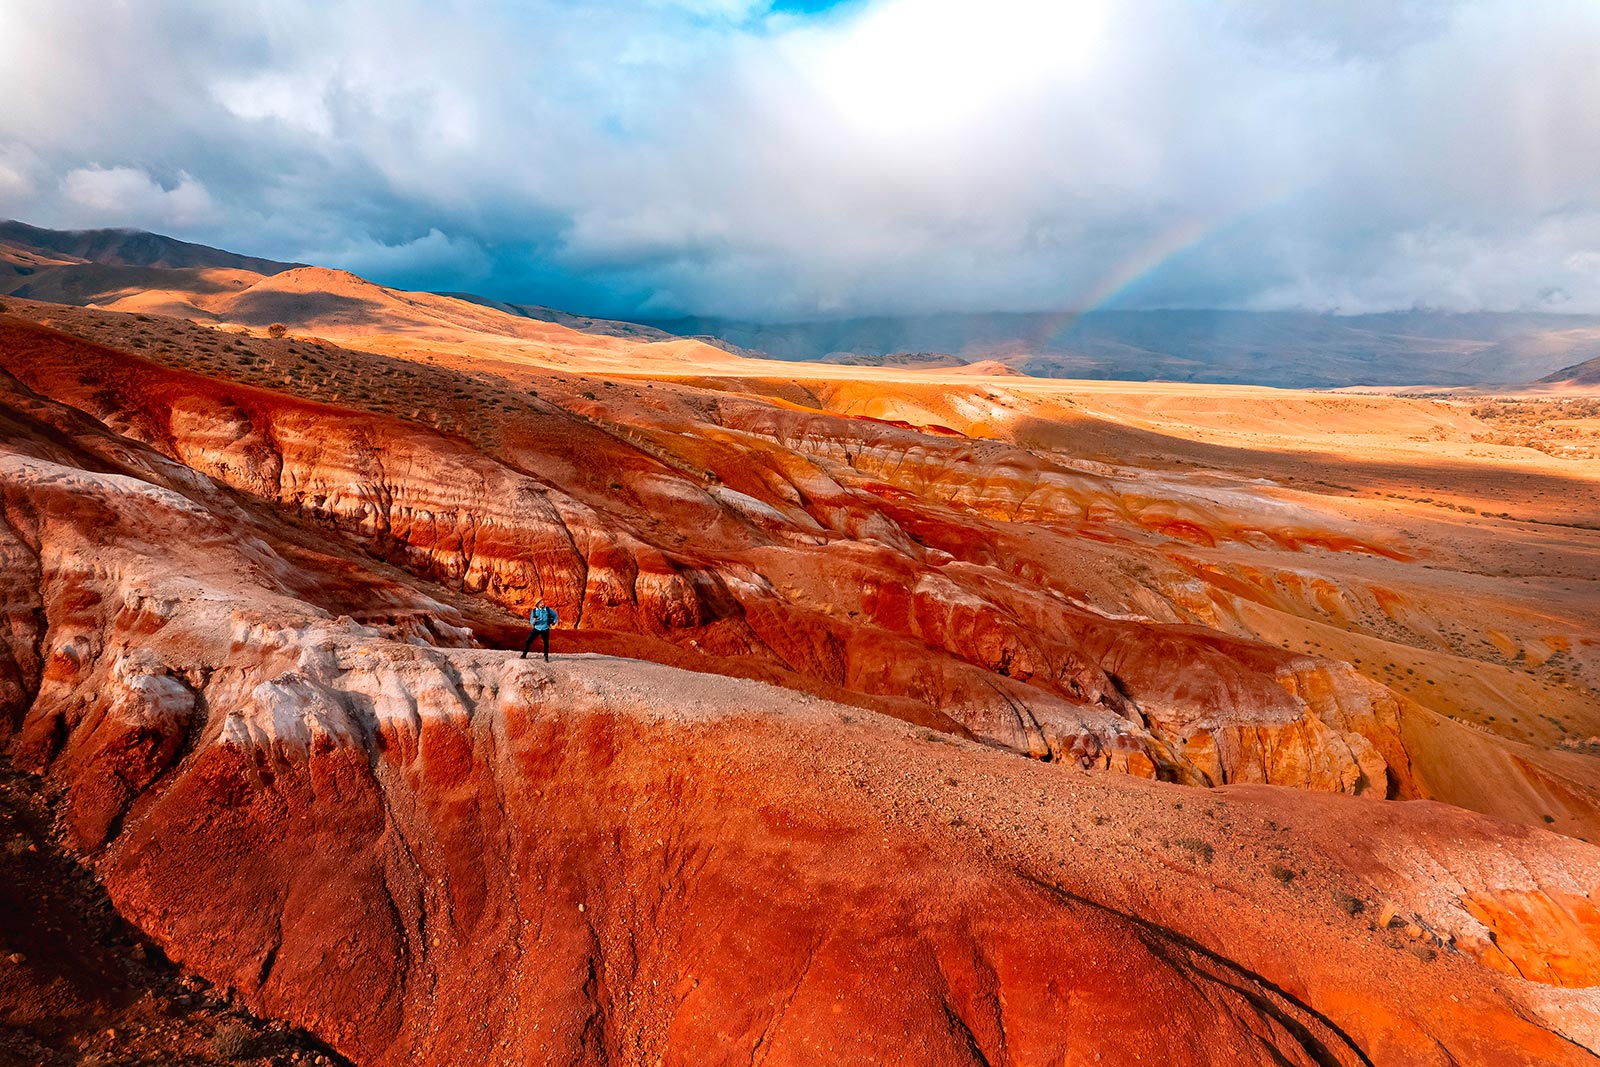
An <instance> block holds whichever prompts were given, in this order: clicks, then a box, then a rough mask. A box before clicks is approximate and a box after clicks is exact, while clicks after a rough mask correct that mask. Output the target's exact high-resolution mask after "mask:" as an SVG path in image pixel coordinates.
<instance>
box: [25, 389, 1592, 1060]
mask: <svg viewBox="0 0 1600 1067" xmlns="http://www.w3.org/2000/svg"><path fill="white" fill-rule="evenodd" d="M24 403H26V404H27V405H28V406H31V408H32V411H31V412H28V413H21V412H18V411H16V409H15V408H13V414H12V416H11V417H13V418H16V419H17V420H19V421H18V422H17V423H13V425H18V424H21V422H22V421H23V420H24V419H25V418H26V419H31V420H32V421H31V422H30V423H28V424H29V425H30V426H31V427H32V429H33V432H32V433H31V434H30V435H29V443H28V444H27V445H26V447H19V443H18V441H17V440H15V439H12V440H10V441H9V442H8V444H7V446H6V454H5V464H4V466H3V467H0V472H3V474H0V485H3V487H4V494H5V495H4V515H5V529H6V530H7V532H8V540H7V542H6V544H7V551H8V552H9V553H11V555H10V556H8V560H9V561H10V562H12V563H16V564H18V567H16V568H12V567H8V568H7V570H6V575H7V585H6V590H5V596H6V599H5V603H6V605H7V613H8V616H7V617H8V620H9V625H10V626H11V627H12V631H11V632H13V633H24V634H26V635H29V636H28V639H27V641H26V643H25V644H23V645H21V646H20V647H14V649H13V651H14V659H15V661H16V662H18V663H21V664H23V667H22V668H21V669H20V670H19V671H18V672H17V673H16V679H17V681H16V684H17V685H18V686H19V688H20V690H21V692H22V694H23V699H21V700H19V701H16V702H12V703H8V705H7V715H6V721H7V722H8V723H9V725H10V728H11V730H12V731H13V733H12V735H11V738H10V741H9V744H8V750H9V752H10V753H11V755H12V757H13V759H14V760H16V761H17V762H18V763H19V764H21V765H23V766H25V767H27V768H29V769H32V770H34V771H37V772H39V773H41V774H43V775H45V776H46V778H47V779H48V780H49V781H50V782H51V783H53V785H54V787H57V788H59V789H61V790H62V791H63V800H62V807H63V812H64V824H65V829H66V831H67V833H68V835H69V840H70V841H71V842H72V843H73V844H74V845H75V846H76V847H77V848H78V849H80V850H81V851H82V852H83V853H84V854H85V855H87V856H89V857H91V859H92V861H93V863H94V865H95V867H96V869H97V871H98V873H99V875H100V877H101V878H102V880H103V881H104V883H105V885H106V886H107V888H108V890H109V891H110V894H111V897H112V899H113V901H114V902H115V904H116V906H117V907H118V909H119V911H120V912H121V913H122V914H123V915H125V916H126V917H128V918H129V919H130V920H131V921H133V922H134V923H135V924H136V925H138V926H139V927H140V928H141V929H143V930H145V931H147V932H148V933H149V934H150V935H152V936H153V937H155V938H156V939H157V941H158V942H159V943H160V944H161V946H162V947H163V949H164V950H165V951H166V952H167V953H168V954H169V955H171V956H172V958H174V959H175V960H177V961H179V962H181V963H182V964H184V965H186V966H188V967H191V968H193V969H194V970H196V971H198V972H199V973H200V974H201V975H203V976H205V977H206V978H207V979H209V980H211V981H213V982H216V983H218V984H219V985H221V986H223V987H224V988H227V989H232V990H234V991H235V992H236V993H237V994H238V995H239V996H240V997H242V998H243V999H244V1000H245V1001H246V1002H247V1003H248V1004H250V1005H251V1006H252V1007H253V1008H255V1009H257V1010H259V1011H262V1012H265V1013H268V1014H271V1015H274V1016H277V1017H280V1018H284V1019H287V1020H289V1021H291V1022H293V1023H296V1024H298V1025H302V1026H305V1027H306V1028H308V1029H310V1030H311V1031H313V1032H314V1033H316V1034H317V1035H318V1036H320V1037H322V1038H323V1039H325V1040H327V1041H328V1042H330V1043H331V1044H333V1045H334V1046H335V1047H336V1048H337V1049H338V1050H339V1051H341V1052H342V1053H344V1054H346V1055H348V1056H350V1057H351V1058H352V1059H354V1060H356V1061H358V1062H361V1063H372V1064H402V1063H416V1062H461V1061H463V1060H480V1061H483V1062H491V1063H511V1062H527V1061H529V1060H534V1061H537V1062H553V1063H595V1064H598V1063H639V1064H644V1063H660V1062H666V1063H684V1064H689V1063H695V1064H700V1063H724V1062H728V1063H732V1062H740V1063H743V1062H748V1061H749V1060H751V1059H752V1058H755V1059H760V1060H762V1061H763V1062H768V1061H770V1062H775V1063H786V1062H792V1063H815V1062H827V1063H836V1064H849V1063H894V1062H899V1063H908V1064H910V1063H916V1064H982V1063H995V1062H1013V1063H1019V1064H1032V1063H1038V1064H1048V1063H1059V1062H1063V1061H1071V1062H1076V1061H1089V1062H1102V1063H1109V1064H1119V1063H1122V1064H1132V1063H1139V1062H1166V1063H1183V1064H1218V1065H1221V1064H1251V1063H1260V1064H1273V1065H1278V1067H1281V1065H1282V1064H1285V1063H1289V1064H1305V1065H1308V1067H1309V1065H1327V1064H1349V1065H1356V1064H1363V1063H1377V1064H1407V1065H1410V1064H1447V1063H1450V1064H1474V1063H1482V1064H1497V1065H1498V1064H1517V1063H1526V1064H1535V1063H1538V1064H1556V1063H1580V1062H1589V1061H1590V1059H1591V1057H1590V1055H1589V1054H1588V1053H1587V1052H1585V1051H1583V1049H1582V1048H1581V1047H1580V1045H1579V1044H1574V1043H1573V1042H1574V1041H1578V1042H1592V1041H1593V1037H1592V1036H1590V1032H1589V1031H1586V1029H1585V1027H1586V1026H1588V1025H1589V1023H1588V1021H1587V1020H1589V1019H1591V1018H1592V1017H1593V1016H1592V1015H1591V1014H1589V1012H1588V1008H1587V1004H1588V1000H1587V999H1586V998H1587V997H1588V994H1587V993H1582V992H1575V993H1566V992H1564V991H1563V990H1562V989H1561V987H1560V984H1559V983H1572V984H1588V983H1590V982H1592V981H1594V980H1595V978H1596V973H1595V972H1594V970H1593V968H1592V966H1590V965H1589V964H1587V963H1585V962H1584V961H1589V960H1594V959H1596V958H1600V949H1597V945H1596V942H1595V940H1594V934H1595V930H1594V929H1593V927H1592V925H1590V924H1587V923H1586V922H1585V920H1584V914H1585V913H1583V912H1582V911H1581V909H1576V908H1574V907H1573V906H1572V905H1571V904H1570V901H1571V899H1572V891H1573V887H1576V886H1587V885H1593V884H1594V881H1595V877H1596V875H1597V874H1600V853H1597V851H1596V850H1595V849H1593V848H1590V847H1589V846H1586V845H1583V844H1580V843H1578V842H1573V841H1570V840H1567V839H1563V838H1559V837H1556V836H1555V835H1551V834H1546V833H1542V832H1539V831H1531V830H1530V831H1517V830H1511V829H1510V828H1508V827H1505V826H1503V825H1498V824H1493V823H1490V822H1488V821H1487V820H1484V819H1482V818H1481V817H1478V816H1473V815H1469V814H1466V813H1462V812H1456V811H1452V810H1449V809H1443V808H1438V807H1435V806H1418V805H1391V804H1385V803H1382V802H1378V801H1359V800H1349V801H1337V800H1334V799H1333V798H1322V799H1316V798H1314V797H1311V796H1308V795H1306V794H1294V795H1293V799H1286V797H1287V796H1288V795H1287V794H1285V793H1284V792H1283V791H1280V790H1264V789H1258V790H1257V791H1256V792H1250V791H1245V792H1242V793H1240V792H1232V791H1228V790H1223V791H1219V792H1215V793H1198V792H1196V791H1194V790H1189V789H1184V788H1182V787H1179V786H1176V785H1167V784H1162V783H1155V782H1141V781H1139V780H1137V779H1135V778H1132V777H1128V776H1125V775H1104V774H1096V773H1092V772H1088V773H1086V772H1085V771H1083V770H1081V769H1079V768H1075V767H1074V768H1068V767H1061V766H1055V765H1049V764H1042V763H1038V762H1032V761H1027V760H1022V759H1018V758H1017V757H1016V756H1015V755H1012V754H1008V753H1005V752H1003V751H999V750H996V749H994V748H992V747H988V746H983V745H977V744H974V743H971V742H968V741H962V740H958V739H952V738H947V737H945V736H944V735H941V734H938V733H936V732H933V731H928V730H919V729H917V728H913V727H910V726H907V725H903V724H899V723H896V722H894V721H893V720H889V719H884V718H881V717H879V716H877V715H873V714H871V713H864V712H862V711H860V710H858V709H855V708H850V707H846V706H841V705H838V704H835V703H831V702H828V701H824V700H819V699H817V698H814V697H810V696H807V695H805V694H801V693H795V692H792V691H787V690H784V689H780V688H775V687H772V686H768V685H763V684H760V683H755V682H748V681H740V680H735V679H729V678H724V677H719V676H716V675H708V674H691V673H688V672H684V671H681V670H675V669H673V668H669V667H664V666H660V665H656V664H650V663H646V662H642V661H638V660H630V659H625V658H614V657H593V656H579V657H566V658H563V659H562V660H560V661H558V662H557V663H556V664H554V665H551V666H546V665H545V664H544V663H543V662H542V661H524V660H519V659H517V658H515V656H514V655H512V654H511V653H506V652H499V651H493V650H483V649H469V648H451V647H444V646H446V645H448V644H449V641H448V639H447V636H446V635H447V634H448V633H449V632H450V631H448V630H435V629H433V628H432V627H434V626H439V627H442V626H444V625H445V621H446V620H448V619H449V618H450V617H451V609H449V608H447V607H445V606H444V605H442V604H439V603H438V602H436V601H432V600H429V599H428V598H427V597H425V596H424V595H422V594H419V593H417V592H416V591H415V590H409V589H406V588H404V587H403V586H396V585H388V586H383V587H382V588H383V589H384V590H385V593H384V595H386V596H387V597H388V599H389V601H390V603H389V607H390V613H389V614H390V616H391V617H390V618H388V619H387V620H386V621H384V622H383V623H381V624H378V625H364V624H361V623H358V622H356V621H354V620H352V619H351V618H349V617H348V616H347V615H342V614H336V613H335V611H331V610H329V607H328V606H323V605H319V604H317V603H315V602H314V600H313V598H314V597H316V596H318V595H320V596H322V597H325V598H328V601H327V603H329V604H331V606H332V607H333V608H335V609H337V608H338V607H340V606H342V605H340V604H338V603H335V602H336V601H337V600H338V599H339V598H340V597H341V596H343V595H347V593H344V592H341V589H345V588H347V587H345V586H344V585H342V584H341V581H340V579H339V577H338V574H339V569H340V567H341V566H343V565H347V564H346V561H341V560H340V559H338V558H337V557H317V556H314V555H309V554H305V553H303V552H302V551H301V550H299V549H297V548H296V546H294V545H293V544H291V543H288V542H286V541H285V540H284V539H283V538H284V534H283V531H282V530H280V529H278V528H275V527H274V526H273V525H272V523H271V521H270V518H269V517H264V516H259V515H257V514H256V513H255V512H253V511H252V510H251V507H250V506H248V505H243V506H242V505H240V504H238V503H237V502H232V498H230V497H229V496H228V494H227V493H226V492H225V491H223V490H222V489H220V488H219V487H218V486H217V485H216V484H214V483H212V482H211V481H210V479H208V478H206V477H203V476H202V477H195V476H193V475H188V476H183V474H182V471H181V469H179V468H177V467H175V466H174V465H172V464H171V463H170V461H167V460H164V459H163V458H162V457H160V456H158V455H155V454H154V453H152V452H150V451H149V450H147V449H144V448H142V447H140V446H137V445H134V444H132V443H131V442H126V441H122V442H119V441H117V440H116V439H114V438H110V437H108V436H106V435H104V434H102V433H99V432H98V431H96V430H95V429H94V428H93V427H92V425H91V424H89V423H88V422H87V420H82V419H80V418H79V417H77V416H75V415H73V414H72V413H70V412H65V411H63V410H61V409H59V408H57V407H54V406H53V405H47V404H45V403H44V402H41V401H36V400H27V398H22V399H19V400H17V401H15V404H16V406H17V407H18V408H20V407H22V406H23V405H24ZM113 459H114V462H115V464H116V465H117V466H118V467H119V468H120V469H118V470H110V469H106V468H108V467H110V466H111V465H112V462H113ZM97 468H98V469H97ZM163 483H167V484H163ZM214 508H215V509H222V510H221V511H218V510H213V509H214ZM18 575H24V576H26V580H24V579H21V578H18ZM364 592H370V590H364ZM408 607H409V609H410V612H409V613H408V612H407V610H406V609H407V608H408ZM430 618H431V619H432V620H433V621H432V622H430V623H428V628H424V623H423V620H426V619H430ZM27 620H32V623H31V624H32V625H33V626H34V629H33V630H31V631H30V630H26V629H21V628H19V627H22V626H23V625H24V623H25V622H26V621H27ZM30 657H31V658H30ZM35 661H37V663H38V664H39V666H36V667H29V666H28V664H30V663H34V662H35ZM1297 684H1306V683H1304V682H1300V683H1297ZM1285 691H1286V692H1287V690H1285ZM1308 695H1310V696H1311V699H1313V700H1320V699H1322V698H1321V697H1318V696H1316V695H1315V694H1308ZM1330 714H1331V713H1330ZM1423 856H1426V857H1432V858H1431V859H1428V860H1419V859H1418V858H1417V857H1423ZM1397 858H1398V859H1397ZM1435 866H1437V867H1440V868H1441V870H1442V871H1443V872H1444V873H1443V875H1441V870H1435V869H1432V868H1433V867H1435ZM1278 872H1283V873H1281V874H1280V873H1278ZM1219 886H1225V887H1226V892H1219V891H1218V887H1219ZM1532 900H1538V901H1540V902H1556V904H1555V905H1554V906H1553V907H1552V906H1551V905H1549V904H1543V903H1542V904H1541V905H1540V907H1534V906H1532V905H1530V904H1529V903H1528V902H1529V901H1532ZM1349 902H1356V903H1355V904H1351V903H1349ZM1562 902H1566V903H1562ZM1541 908H1542V910H1541ZM1382 913H1388V914H1382ZM1513 913H1514V914H1515V915H1516V916H1517V921H1518V922H1519V923H1522V924H1524V928H1525V929H1526V930H1527V931H1528V933H1526V934H1519V935H1516V936H1508V935H1507V933H1506V931H1507V930H1508V929H1509V926H1510V923H1509V921H1508V918H1507V917H1508V916H1510V915H1512V914H1513ZM1374 917H1381V918H1382V923H1381V924H1379V923H1378V922H1375V921H1373V919H1374ZM1391 919H1392V920H1393V922H1391ZM1407 924H1410V925H1415V926H1417V928H1418V929H1419V930H1420V929H1425V931H1426V933H1425V936H1421V937H1418V938H1411V937H1408V935H1407V934H1406V932H1405V927H1406V925H1407ZM1391 927H1392V928H1391ZM1534 931H1538V932H1537V933H1535V932H1534ZM1497 953H1498V955H1497ZM1480 959H1481V960H1482V961H1483V962H1479V960H1480ZM1508 964H1510V965H1511V966H1508ZM1513 967H1514V968H1515V969H1516V970H1518V971H1520V972H1521V973H1522V974H1524V975H1527V976H1528V977H1531V978H1534V979H1536V980H1539V981H1545V982H1550V983H1553V984H1551V985H1549V986H1548V987H1539V988H1538V989H1536V988H1535V987H1534V986H1532V985H1530V984H1529V983H1526V982H1524V981H1522V980H1520V979H1517V978H1513V977H1510V976H1509V975H1510V972H1511V970H1512V968H1513ZM1095 1056H1098V1057H1099V1059H1098V1060H1095V1059H1094V1057H1095Z"/></svg>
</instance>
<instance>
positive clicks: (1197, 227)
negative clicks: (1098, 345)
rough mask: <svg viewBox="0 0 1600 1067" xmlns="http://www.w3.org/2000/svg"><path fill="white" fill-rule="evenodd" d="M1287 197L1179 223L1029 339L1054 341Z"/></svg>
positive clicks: (1124, 261)
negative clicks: (1183, 257) (1170, 265)
mask: <svg viewBox="0 0 1600 1067" xmlns="http://www.w3.org/2000/svg"><path fill="white" fill-rule="evenodd" d="M1287 195H1288V194H1287V193H1279V194H1278V195H1276V196H1272V197H1269V198H1267V200H1266V201H1265V202H1264V203H1263V204H1257V205H1253V206H1251V207H1249V208H1247V209H1245V210H1244V211H1237V212H1229V213H1226V214H1223V215H1220V216H1218V215H1210V216H1196V217H1193V218H1187V219H1181V220H1179V221H1178V222H1176V223H1174V224H1173V225H1171V226H1169V227H1167V228H1166V229H1164V230H1162V231H1160V232H1159V233H1156V234H1155V235H1154V236H1152V237H1150V238H1149V239H1148V240H1146V241H1144V242H1143V243H1141V244H1139V245H1137V246H1135V247H1134V248H1133V249H1132V250H1131V251H1129V253H1128V254H1127V255H1126V256H1124V257H1123V258H1122V259H1121V260H1119V261H1118V262H1117V263H1116V264H1115V265H1114V266H1112V267H1111V268H1110V269H1109V270H1107V271H1106V272H1105V273H1104V274H1102V275H1101V276H1100V278H1099V280H1098V281H1096V282H1095V284H1094V285H1093V286H1091V287H1090V288H1089V290H1088V291H1087V292H1085V293H1084V294H1082V296H1080V297H1079V298H1077V299H1075V300H1074V301H1072V303H1073V309H1072V310H1071V311H1061V312H1057V313H1054V314H1049V315H1044V316H1041V321H1040V326H1039V328H1038V329H1037V330H1035V331H1034V332H1033V335H1032V336H1031V337H1030V338H1029V340H1031V341H1032V342H1033V343H1034V344H1035V345H1037V346H1041V347H1042V346H1044V345H1045V344H1047V343H1049V342H1050V341H1053V340H1056V339H1057V338H1058V337H1059V336H1060V335H1061V334H1063V333H1065V332H1066V331H1067V330H1069V329H1071V328H1072V324H1073V323H1074V322H1076V321H1077V320H1078V319H1079V318H1080V317H1081V316H1083V315H1087V314H1089V313H1090V312H1091V311H1098V310H1100V309H1101V308H1103V307H1105V306H1106V305H1107V304H1110V303H1111V302H1113V301H1114V300H1116V299H1117V298H1118V297H1119V296H1122V295H1123V294H1124V293H1126V292H1128V291H1129V290H1130V289H1133V288H1134V287H1135V286H1137V285H1138V284H1139V283H1140V282H1142V281H1144V280H1145V279H1146V278H1148V277H1150V276H1151V275H1153V274H1155V273H1156V272H1157V271H1159V270H1160V269H1161V268H1162V267H1164V266H1166V265H1167V264H1168V263H1170V262H1171V261H1172V260H1173V259H1176V258H1177V257H1178V256H1180V255H1182V254H1183V253H1185V252H1188V251H1189V250H1191V249H1193V248H1198V247H1199V246H1200V245H1203V244H1205V242H1206V241H1208V240H1210V239H1211V238H1212V237H1213V236H1215V235H1216V234H1218V233H1221V232H1222V231H1224V230H1226V229H1228V228H1230V227H1232V226H1234V225H1236V224H1237V223H1239V222H1240V221H1242V220H1243V219H1245V218H1247V217H1249V216H1250V215H1255V214H1259V213H1260V212H1262V211H1263V210H1265V208H1267V207H1270V206H1273V205H1276V204H1278V203H1280V202H1281V201H1283V200H1284V199H1286V198H1287Z"/></svg>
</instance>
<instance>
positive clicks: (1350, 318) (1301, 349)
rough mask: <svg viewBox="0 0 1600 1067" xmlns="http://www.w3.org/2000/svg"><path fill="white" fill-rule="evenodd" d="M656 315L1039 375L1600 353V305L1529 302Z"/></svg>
mask: <svg viewBox="0 0 1600 1067" xmlns="http://www.w3.org/2000/svg"><path fill="white" fill-rule="evenodd" d="M647 325H650V326H654V327H656V328H657V329H660V330H664V331H667V332H669V333H675V334H678V335H680V336H714V337H717V338H720V339H721V340H723V341H724V342H727V343H730V344H732V345H734V346H736V347H737V348H739V349H741V350H743V351H746V352H750V353H759V354H765V355H769V356H772V357H775V358H778V359H787V360H798V361H811V360H827V361H830V362H875V361H876V360H877V358H879V357H882V358H887V359H889V360H890V361H891V362H893V361H896V359H897V358H902V357H899V354H903V353H916V352H937V353H946V354H948V355H949V356H952V357H956V360H957V361H966V362H974V361H977V360H997V361H999V362H1001V363H1004V364H1006V365H1008V366H1010V367H1013V368H1015V369H1017V370H1020V371H1022V372H1023V373H1026V374H1031V375H1036V376H1040V377H1058V378H1098V379H1120V380H1136V381H1145V380H1151V379H1161V380H1168V381H1192V382H1236V383H1251V384H1260V385H1278V386H1290V387H1337V386H1348V385H1389V386H1401V385H1441V386H1470V385H1510V384H1520V383H1524V382H1528V381H1531V380H1533V379H1536V378H1540V377H1543V376H1544V375H1547V374H1549V373H1551V372H1552V371H1554V370H1557V369H1558V368H1561V367H1564V366H1568V365H1571V364H1573V363H1575V362H1580V361H1582V360H1584V359H1588V358H1593V357H1596V356H1600V316H1592V315H1555V314H1537V313H1522V312H1514V313H1501V312H1473V313H1465V314H1459V313H1450V312H1439V311H1396V312H1387V313H1384V314H1377V315H1330V314H1318V313H1314V312H1300V311H1274V312H1253V311H1096V312H1090V313H1087V314H1083V315H1077V316H1071V315H1061V314H1027V313H997V314H986V315H958V314H950V315H925V316H916V317H877V318H861V319H846V320H838V321H825V322H800V323H779V324H761V323H750V322H738V321H731V320H725V319H668V320H657V321H651V322H648V323H647Z"/></svg>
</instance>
